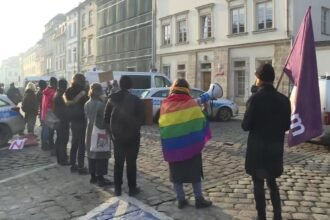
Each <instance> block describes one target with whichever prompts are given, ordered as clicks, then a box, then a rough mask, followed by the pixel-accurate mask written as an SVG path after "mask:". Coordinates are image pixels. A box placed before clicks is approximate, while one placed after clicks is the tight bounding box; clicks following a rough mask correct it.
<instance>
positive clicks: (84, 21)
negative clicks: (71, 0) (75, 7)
mask: <svg viewBox="0 0 330 220" xmlns="http://www.w3.org/2000/svg"><path fill="white" fill-rule="evenodd" d="M85 26H86V15H85V14H82V16H81V27H82V28H84V27H85Z"/></svg>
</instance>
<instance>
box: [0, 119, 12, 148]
mask: <svg viewBox="0 0 330 220" xmlns="http://www.w3.org/2000/svg"><path fill="white" fill-rule="evenodd" d="M11 136H12V134H11V130H10V128H9V127H8V126H7V125H4V124H0V146H1V145H5V144H7V143H8V141H9V139H10V138H11Z"/></svg>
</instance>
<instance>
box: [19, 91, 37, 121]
mask: <svg viewBox="0 0 330 220" xmlns="http://www.w3.org/2000/svg"><path fill="white" fill-rule="evenodd" d="M22 110H23V112H25V114H28V115H38V98H37V95H36V94H35V92H34V91H33V90H30V89H28V90H26V91H25V93H24V97H23V101H22Z"/></svg>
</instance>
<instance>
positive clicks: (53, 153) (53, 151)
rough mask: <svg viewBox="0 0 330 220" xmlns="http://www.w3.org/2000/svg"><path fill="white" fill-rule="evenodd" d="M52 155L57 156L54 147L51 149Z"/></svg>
mask: <svg viewBox="0 0 330 220" xmlns="http://www.w3.org/2000/svg"><path fill="white" fill-rule="evenodd" d="M50 156H52V157H54V156H56V151H55V150H54V149H52V150H51V151H50Z"/></svg>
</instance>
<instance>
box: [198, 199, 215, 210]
mask: <svg viewBox="0 0 330 220" xmlns="http://www.w3.org/2000/svg"><path fill="white" fill-rule="evenodd" d="M211 205H212V202H211V201H207V200H205V199H204V198H200V199H196V202H195V207H196V209H202V208H207V207H210V206H211Z"/></svg>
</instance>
